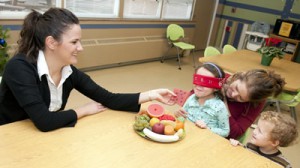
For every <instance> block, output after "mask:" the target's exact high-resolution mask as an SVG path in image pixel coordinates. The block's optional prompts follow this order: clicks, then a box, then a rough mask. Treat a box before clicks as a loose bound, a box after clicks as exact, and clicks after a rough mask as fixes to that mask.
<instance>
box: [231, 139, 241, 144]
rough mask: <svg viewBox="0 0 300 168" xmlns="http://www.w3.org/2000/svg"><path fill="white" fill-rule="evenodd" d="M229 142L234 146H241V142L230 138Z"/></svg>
mask: <svg viewBox="0 0 300 168" xmlns="http://www.w3.org/2000/svg"><path fill="white" fill-rule="evenodd" d="M229 141H230V143H231V145H233V146H238V145H241V143H240V141H238V140H236V139H232V138H230V139H229Z"/></svg>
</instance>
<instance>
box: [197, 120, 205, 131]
mask: <svg viewBox="0 0 300 168" xmlns="http://www.w3.org/2000/svg"><path fill="white" fill-rule="evenodd" d="M195 124H196V125H197V126H198V127H200V128H203V129H206V128H207V125H206V123H205V122H204V121H202V120H198V121H196V122H195Z"/></svg>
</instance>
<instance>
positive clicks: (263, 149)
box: [230, 111, 298, 168]
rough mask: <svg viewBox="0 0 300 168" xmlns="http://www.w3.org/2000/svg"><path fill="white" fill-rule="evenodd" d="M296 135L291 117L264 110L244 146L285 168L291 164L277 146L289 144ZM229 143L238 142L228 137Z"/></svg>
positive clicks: (235, 144)
mask: <svg viewBox="0 0 300 168" xmlns="http://www.w3.org/2000/svg"><path fill="white" fill-rule="evenodd" d="M297 137H298V131H297V128H296V122H295V120H294V119H293V118H291V117H290V116H289V115H287V114H282V113H278V112H273V111H266V112H262V113H261V115H260V118H259V120H258V124H257V127H256V128H255V129H254V130H253V133H252V137H251V139H250V141H249V142H248V143H247V144H246V146H245V148H247V149H250V150H252V151H253V152H255V153H257V154H260V155H261V156H264V157H266V158H268V159H270V160H272V161H274V162H276V163H278V164H280V165H282V166H283V167H285V168H291V167H292V166H291V164H290V163H289V161H288V160H287V159H286V158H284V157H283V155H282V153H281V152H280V150H279V147H287V146H289V145H290V144H292V142H294V141H295V139H296V138H297ZM230 143H231V144H232V145H234V146H237V145H239V144H240V143H239V141H237V140H235V139H230ZM240 145H241V144H240Z"/></svg>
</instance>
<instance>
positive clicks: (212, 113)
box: [183, 94, 230, 137]
mask: <svg viewBox="0 0 300 168" xmlns="http://www.w3.org/2000/svg"><path fill="white" fill-rule="evenodd" d="M183 109H184V110H185V111H186V112H188V116H187V118H188V119H189V120H190V121H192V122H196V121H198V120H202V121H204V122H205V123H206V125H207V127H208V128H209V129H210V130H211V131H212V132H214V133H216V134H218V135H220V136H222V137H227V136H228V135H229V131H230V127H229V113H228V110H227V108H226V106H225V104H224V102H223V101H222V100H220V99H219V98H218V97H214V98H212V99H208V100H206V101H205V103H204V105H200V104H199V102H198V97H197V96H196V95H195V94H192V95H191V96H190V97H189V98H188V99H187V101H186V102H185V104H184V105H183Z"/></svg>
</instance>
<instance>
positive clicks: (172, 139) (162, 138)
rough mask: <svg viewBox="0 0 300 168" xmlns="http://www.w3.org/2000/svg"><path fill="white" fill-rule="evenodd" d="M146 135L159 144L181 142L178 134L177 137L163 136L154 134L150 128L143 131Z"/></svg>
mask: <svg viewBox="0 0 300 168" xmlns="http://www.w3.org/2000/svg"><path fill="white" fill-rule="evenodd" d="M143 132H144V134H145V135H146V136H147V137H148V138H150V139H152V140H154V141H157V142H175V141H178V140H179V136H178V135H177V134H175V135H161V134H157V133H155V132H152V131H151V130H149V129H148V128H144V129H143Z"/></svg>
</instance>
